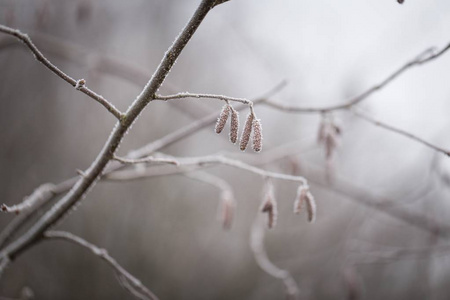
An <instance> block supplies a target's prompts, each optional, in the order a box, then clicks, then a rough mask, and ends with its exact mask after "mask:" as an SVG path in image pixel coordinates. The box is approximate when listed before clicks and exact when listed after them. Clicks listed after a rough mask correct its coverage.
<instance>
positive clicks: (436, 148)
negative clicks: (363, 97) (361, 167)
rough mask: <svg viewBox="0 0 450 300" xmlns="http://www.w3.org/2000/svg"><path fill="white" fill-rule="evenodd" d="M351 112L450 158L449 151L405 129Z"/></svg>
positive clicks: (360, 113) (360, 112) (363, 114)
mask: <svg viewBox="0 0 450 300" xmlns="http://www.w3.org/2000/svg"><path fill="white" fill-rule="evenodd" d="M351 112H352V113H353V114H354V115H355V116H357V117H359V118H360V119H362V120H364V121H366V122H369V123H372V124H374V125H376V126H379V127H382V128H384V129H387V130H389V131H392V132H395V133H398V134H400V135H403V136H405V137H407V138H409V139H411V140H414V141H416V142H419V143H421V144H423V145H425V146H427V147H428V148H431V149H433V150H436V151H438V152H441V153H444V154H445V155H447V156H450V151H449V150H447V149H444V148H441V147H438V146H436V145H433V144H431V143H430V142H427V141H425V140H424V139H422V138H420V137H418V136H416V135H414V134H412V133H409V132H407V131H405V130H403V129H399V128H395V127H394V126H391V125H389V124H386V123H383V122H381V121H379V120H375V119H374V118H372V117H370V116H369V115H367V114H365V113H363V112H362V111H361V110H357V109H352V110H351Z"/></svg>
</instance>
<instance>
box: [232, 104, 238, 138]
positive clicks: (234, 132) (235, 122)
mask: <svg viewBox="0 0 450 300" xmlns="http://www.w3.org/2000/svg"><path fill="white" fill-rule="evenodd" d="M238 130H239V113H238V111H237V110H235V109H234V108H233V107H231V123H230V142H232V143H233V144H236V142H237V137H238Z"/></svg>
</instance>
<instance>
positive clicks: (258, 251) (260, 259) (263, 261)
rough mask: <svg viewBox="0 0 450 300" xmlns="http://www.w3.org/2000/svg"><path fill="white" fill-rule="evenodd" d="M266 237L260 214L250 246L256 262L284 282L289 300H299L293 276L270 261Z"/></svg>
mask: <svg viewBox="0 0 450 300" xmlns="http://www.w3.org/2000/svg"><path fill="white" fill-rule="evenodd" d="M264 235H265V225H264V222H263V219H262V218H261V215H260V214H258V217H257V218H256V220H255V221H254V223H253V226H252V230H251V235H250V246H251V248H252V251H253V255H254V256H255V260H256V262H257V264H258V265H259V267H260V268H261V269H262V270H263V271H264V272H266V273H267V274H268V275H270V276H272V277H275V278H277V279H280V280H282V281H283V284H284V286H285V288H286V295H287V297H288V299H299V288H298V286H297V283H296V282H295V280H294V278H292V275H291V274H290V273H289V272H288V271H286V270H283V269H280V268H278V267H277V266H275V265H274V264H273V263H272V262H271V261H270V260H269V258H268V256H267V253H266V249H265V248H264Z"/></svg>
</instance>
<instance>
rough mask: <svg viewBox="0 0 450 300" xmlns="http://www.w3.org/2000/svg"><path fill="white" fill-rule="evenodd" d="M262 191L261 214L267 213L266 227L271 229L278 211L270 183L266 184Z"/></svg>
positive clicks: (275, 221)
mask: <svg viewBox="0 0 450 300" xmlns="http://www.w3.org/2000/svg"><path fill="white" fill-rule="evenodd" d="M264 190H265V191H264V198H263V202H262V205H261V212H263V213H267V227H269V228H273V227H275V225H276V223H277V217H278V209H277V202H276V200H275V194H274V191H273V185H272V183H271V182H267V184H266V187H265V188H264Z"/></svg>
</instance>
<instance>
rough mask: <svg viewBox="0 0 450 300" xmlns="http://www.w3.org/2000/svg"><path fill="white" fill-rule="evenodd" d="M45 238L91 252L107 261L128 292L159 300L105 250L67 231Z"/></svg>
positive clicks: (49, 234) (139, 296) (140, 296)
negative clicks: (64, 242)
mask: <svg viewBox="0 0 450 300" xmlns="http://www.w3.org/2000/svg"><path fill="white" fill-rule="evenodd" d="M44 237H45V238H46V239H49V240H50V239H58V240H65V241H68V242H71V243H74V244H76V245H79V246H81V247H84V248H86V249H88V250H90V251H91V252H92V253H93V254H94V255H96V256H98V257H99V258H100V259H102V260H104V261H106V262H107V263H108V265H109V266H110V267H111V268H112V269H113V270H114V272H115V273H116V274H117V276H118V278H121V279H122V280H125V282H126V283H127V284H128V287H127V288H126V290H127V291H129V292H130V293H131V294H132V295H133V296H136V297H137V298H139V299H150V300H158V297H156V295H155V294H153V293H152V292H151V291H150V290H149V289H148V288H147V287H146V286H145V285H143V284H142V282H141V281H140V280H139V279H137V278H136V277H134V276H133V275H131V274H130V273H129V272H128V271H127V270H125V269H124V268H123V267H122V266H121V265H120V264H119V263H118V262H117V261H116V260H115V259H114V258H113V257H111V256H110V255H109V254H108V252H107V251H106V250H105V249H102V248H99V247H97V246H96V245H94V244H91V243H89V242H88V241H86V240H84V239H82V238H81V237H79V236H76V235H74V234H72V233H70V232H65V231H47V232H46V233H45V234H44ZM125 282H121V283H125ZM130 288H131V290H130Z"/></svg>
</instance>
